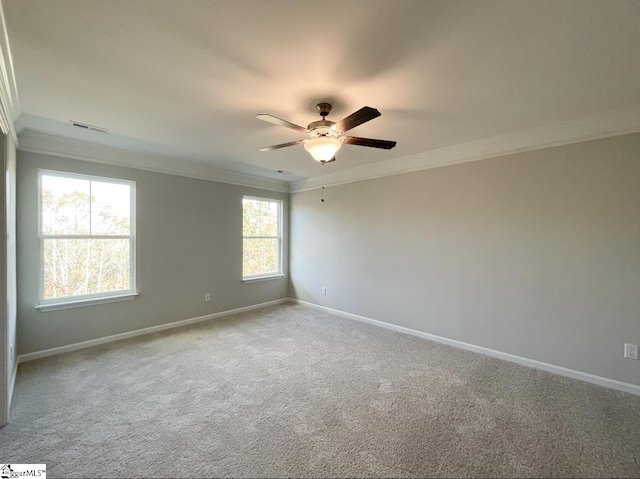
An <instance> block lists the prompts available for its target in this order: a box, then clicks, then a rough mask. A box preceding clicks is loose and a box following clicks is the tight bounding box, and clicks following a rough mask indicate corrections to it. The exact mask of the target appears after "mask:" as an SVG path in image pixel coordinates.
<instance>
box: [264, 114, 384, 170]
mask: <svg viewBox="0 0 640 479" xmlns="http://www.w3.org/2000/svg"><path fill="white" fill-rule="evenodd" d="M316 110H318V113H320V116H321V117H322V120H318V121H313V122H311V123H309V125H308V126H307V127H306V128H304V127H302V126H299V125H296V124H294V123H291V122H289V121H286V120H281V119H280V118H276V117H275V116H272V115H267V114H264V113H261V114H259V115H256V118H257V119H259V120H263V121H268V122H269V123H273V124H274V125H280V126H284V127H285V128H291V129H292V130H296V131H299V132H300V133H304V134H305V135H309V138H308V139H302V140H296V141H290V142H289V143H281V144H279V145H273V146H265V147H264V148H260V151H271V150H277V149H279V148H285V147H287V146H293V145H299V144H300V143H304V148H305V150H307V151H308V152H309V153H310V154H311V156H312V157H313V159H314V160H316V161H317V162H319V163H321V164H325V163H331V162H332V161H335V160H336V152H337V151H338V150H339V149H340V148H341V147H342V145H343V144H347V145H358V146H369V147H371V148H382V149H385V150H390V149H391V148H393V147H394V146H396V142H395V141H388V140H374V139H371V138H359V137H357V136H345V135H344V133H345V132H346V131H349V130H351V129H352V128H355V127H356V126H359V125H362V124H363V123H366V122H367V121H370V120H373V119H374V118H378V117H379V116H380V115H381V113H380V112H379V111H378V110H376V109H375V108H371V107H369V106H365V107H363V108H360V109H359V110H358V111H356V112H355V113H352V114H351V115H349V116H348V117H346V118H344V119H342V120H340V121H339V122H337V123H336V122H334V121H330V120H327V119H326V116H327V115H328V114H329V112H330V111H331V105H330V104H329V103H318V104H317V105H316Z"/></svg>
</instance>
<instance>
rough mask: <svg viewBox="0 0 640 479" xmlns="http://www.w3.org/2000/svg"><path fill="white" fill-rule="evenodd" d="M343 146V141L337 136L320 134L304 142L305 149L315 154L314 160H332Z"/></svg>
mask: <svg viewBox="0 0 640 479" xmlns="http://www.w3.org/2000/svg"><path fill="white" fill-rule="evenodd" d="M341 146H342V143H341V142H340V141H338V140H336V139H335V138H328V137H326V136H320V137H318V138H314V139H313V140H308V141H307V142H306V143H305V144H304V149H305V150H307V151H308V152H309V153H310V154H311V156H313V159H314V160H316V161H319V162H323V161H329V160H331V158H333V157H334V155H335V154H336V151H338V150H339V149H340V147H341Z"/></svg>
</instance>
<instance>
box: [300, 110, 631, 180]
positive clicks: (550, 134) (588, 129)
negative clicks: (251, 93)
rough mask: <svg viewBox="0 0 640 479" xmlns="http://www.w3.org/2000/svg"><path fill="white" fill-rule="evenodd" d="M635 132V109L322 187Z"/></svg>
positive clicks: (412, 159)
mask: <svg viewBox="0 0 640 479" xmlns="http://www.w3.org/2000/svg"><path fill="white" fill-rule="evenodd" d="M639 131H640V108H637V107H636V108H633V109H627V110H619V111H615V112H610V113H605V114H599V115H593V116H588V117H584V118H579V119H577V120H570V121H565V122H562V123H556V124H553V125H548V126H543V127H540V128H534V129H531V130H525V131H520V132H516V133H509V134H506V135H500V136H496V137H493V138H487V139H484V140H478V141H473V142H470V143H464V144H461V145H456V146H451V147H447V148H441V149H438V150H433V151H427V152H424V153H418V154H416V155H410V156H405V157H402V158H397V159H394V160H386V161H381V162H378V163H373V164H371V165H363V166H358V167H355V168H351V169H348V170H345V171H342V172H340V173H335V174H332V175H326V176H325V177H324V186H325V187H326V186H336V185H342V184H345V183H353V182H355V181H363V180H370V179H374V178H381V177H384V176H391V175H399V174H402V173H410V172H413V171H419V170H426V169H429V168H438V167H441V166H448V165H455V164H457V163H466V162H470V161H477V160H484V159H488V158H495V157H498V156H505V155H511V154H514V153H522V152H525V151H533V150H539V149H542V148H549V147H552V146H561V145H568V144H571V143H579V142H581V141H588V140H595V139H598V138H606V137H609V136H616V135H623V134H626V133H635V132H639ZM321 185H322V179H321V178H320V177H318V178H310V179H307V180H301V181H296V182H292V183H291V189H290V191H291V192H297V191H305V190H311V189H316V188H320V187H321Z"/></svg>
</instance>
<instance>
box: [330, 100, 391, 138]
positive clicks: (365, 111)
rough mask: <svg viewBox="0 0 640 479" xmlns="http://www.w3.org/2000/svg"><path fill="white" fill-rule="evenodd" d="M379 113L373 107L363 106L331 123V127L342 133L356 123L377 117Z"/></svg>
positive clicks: (356, 124)
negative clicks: (333, 123)
mask: <svg viewBox="0 0 640 479" xmlns="http://www.w3.org/2000/svg"><path fill="white" fill-rule="evenodd" d="M380 115H382V113H380V112H379V111H378V110H376V109H375V108H371V107H370V106H365V107H362V108H360V109H359V110H358V111H357V112H355V113H352V114H351V115H349V116H348V117H346V118H344V119H343V120H340V121H339V122H338V123H336V124H335V125H333V129H334V130H336V131H339V132H341V133H344V132H345V131H349V130H350V129H351V128H355V127H356V126H358V125H362V124H363V123H366V122H368V121H369V120H373V119H374V118H378V117H379V116H380Z"/></svg>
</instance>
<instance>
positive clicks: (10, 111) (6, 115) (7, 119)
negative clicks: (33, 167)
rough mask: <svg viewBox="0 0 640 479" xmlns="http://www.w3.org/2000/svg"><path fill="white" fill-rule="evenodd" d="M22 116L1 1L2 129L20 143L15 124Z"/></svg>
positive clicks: (0, 115) (0, 69)
mask: <svg viewBox="0 0 640 479" xmlns="http://www.w3.org/2000/svg"><path fill="white" fill-rule="evenodd" d="M19 116H20V100H19V98H18V87H17V85H16V76H15V73H14V71H13V56H12V55H11V48H10V46H9V34H8V32H7V25H6V23H5V20H4V8H3V5H2V1H1V0H0V129H1V130H2V132H3V133H4V134H6V135H11V137H12V138H13V141H14V142H15V143H16V144H17V143H18V136H17V134H16V129H15V127H14V126H13V122H14V121H15V120H16V119H17V118H18V117H19Z"/></svg>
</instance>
